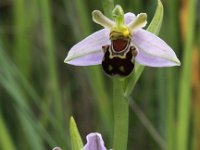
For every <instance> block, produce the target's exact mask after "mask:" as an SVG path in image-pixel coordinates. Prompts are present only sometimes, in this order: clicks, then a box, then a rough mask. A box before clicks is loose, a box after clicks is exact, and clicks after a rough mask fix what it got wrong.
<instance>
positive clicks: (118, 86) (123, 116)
mask: <svg viewBox="0 0 200 150" xmlns="http://www.w3.org/2000/svg"><path fill="white" fill-rule="evenodd" d="M123 84H124V81H122V80H120V79H118V78H114V79H113V112H114V139H113V140H114V141H113V149H114V150H126V147H127V141H128V121H129V105H128V100H127V99H126V98H125V97H124V90H123Z"/></svg>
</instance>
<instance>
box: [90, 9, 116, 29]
mask: <svg viewBox="0 0 200 150" xmlns="http://www.w3.org/2000/svg"><path fill="white" fill-rule="evenodd" d="M92 20H93V21H94V22H95V23H97V24H100V25H101V26H103V27H105V28H109V29H111V28H112V27H113V26H114V25H115V23H114V22H113V21H112V20H110V19H109V18H107V17H106V16H104V15H103V14H102V12H101V11H99V10H94V11H93V12H92Z"/></svg>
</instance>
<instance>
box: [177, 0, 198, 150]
mask: <svg viewBox="0 0 200 150" xmlns="http://www.w3.org/2000/svg"><path fill="white" fill-rule="evenodd" d="M196 5H197V0H191V1H188V16H189V17H188V22H187V32H186V39H185V42H184V44H185V45H184V53H183V61H182V64H183V65H182V68H181V69H182V70H181V76H180V85H179V86H180V87H179V97H178V98H179V99H178V115H177V116H178V117H177V118H178V122H177V141H176V150H186V149H188V146H189V140H190V138H189V135H190V133H189V125H190V120H191V117H190V113H191V110H190V107H191V102H192V98H191V95H192V91H191V79H192V76H191V75H192V74H191V72H192V67H191V66H192V52H193V50H192V49H193V43H194V40H195V27H196V9H195V8H196Z"/></svg>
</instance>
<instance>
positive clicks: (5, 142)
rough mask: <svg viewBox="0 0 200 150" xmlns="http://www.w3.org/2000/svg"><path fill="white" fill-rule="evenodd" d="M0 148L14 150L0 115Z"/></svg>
mask: <svg viewBox="0 0 200 150" xmlns="http://www.w3.org/2000/svg"><path fill="white" fill-rule="evenodd" d="M0 131H1V134H0V145H1V146H0V148H2V149H9V150H15V147H14V144H13V141H12V139H11V136H10V134H9V131H8V128H7V127H6V124H5V122H4V119H3V117H2V115H1V114H0Z"/></svg>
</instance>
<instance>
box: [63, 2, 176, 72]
mask: <svg viewBox="0 0 200 150" xmlns="http://www.w3.org/2000/svg"><path fill="white" fill-rule="evenodd" d="M112 16H113V18H114V20H111V19H109V18H107V17H106V16H104V15H103V14H102V13H101V11H99V10H94V11H93V12H92V19H93V21H94V22H95V23H97V24H100V25H101V26H103V27H104V29H101V30H99V31H97V32H95V33H93V34H91V35H89V36H88V37H86V38H85V39H83V40H82V41H80V42H79V43H77V44H76V45H74V46H73V47H72V48H71V49H70V51H69V53H68V55H67V57H66V58H65V61H64V62H65V63H68V64H72V65H76V66H89V65H98V64H102V67H103V70H104V71H105V72H106V73H107V74H108V75H110V76H113V75H117V76H128V75H129V74H130V73H131V72H132V70H133V68H134V65H135V61H136V62H137V63H139V64H141V65H144V66H150V67H170V66H179V65H180V61H179V60H178V58H177V57H176V54H175V53H174V51H173V50H172V48H170V46H169V45H167V44H166V43H165V42H164V41H163V40H162V39H160V38H159V37H158V36H156V35H154V34H152V33H150V32H148V31H146V30H144V29H143V27H145V25H146V24H147V15H146V14H145V13H140V14H138V15H137V16H135V15H134V14H133V13H130V12H129V13H126V14H125V15H124V12H123V9H122V8H121V6H119V5H116V7H115V8H114V9H113V12H112Z"/></svg>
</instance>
